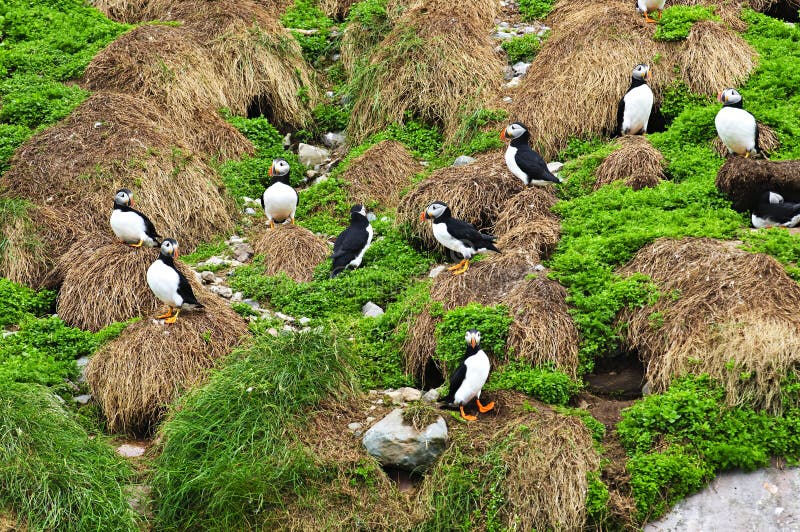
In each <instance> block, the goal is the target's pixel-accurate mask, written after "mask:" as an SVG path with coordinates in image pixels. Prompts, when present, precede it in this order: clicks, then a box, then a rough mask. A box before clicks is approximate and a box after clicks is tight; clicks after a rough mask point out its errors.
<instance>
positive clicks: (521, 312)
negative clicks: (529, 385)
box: [502, 276, 580, 377]
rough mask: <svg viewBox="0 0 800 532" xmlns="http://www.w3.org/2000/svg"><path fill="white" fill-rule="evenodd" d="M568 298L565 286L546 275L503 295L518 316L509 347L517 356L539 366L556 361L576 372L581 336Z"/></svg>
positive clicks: (509, 332)
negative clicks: (547, 277)
mask: <svg viewBox="0 0 800 532" xmlns="http://www.w3.org/2000/svg"><path fill="white" fill-rule="evenodd" d="M566 298H567V291H566V290H565V289H564V287H562V286H561V285H560V284H558V283H557V282H556V281H551V280H548V279H546V278H545V277H544V276H538V277H536V278H534V279H528V280H526V281H524V282H522V283H520V284H518V285H517V286H516V287H515V288H514V289H513V290H512V291H511V292H510V293H509V294H508V295H506V296H505V297H504V298H503V301H502V303H503V304H504V305H506V306H507V307H508V308H509V309H510V311H511V316H512V317H513V318H514V321H513V322H512V323H511V327H510V328H509V330H508V341H507V342H506V346H507V348H508V349H509V350H511V351H513V355H514V358H515V359H520V360H527V361H529V362H530V363H531V364H533V365H537V366H538V365H540V364H545V363H553V364H554V365H555V366H556V367H557V368H558V369H560V370H561V371H563V372H565V373H567V374H569V375H572V376H573V377H574V376H575V375H576V372H577V369H578V342H579V340H580V338H579V335H578V329H577V328H576V327H575V323H574V322H573V321H572V317H571V316H570V314H569V309H568V308H567V303H566Z"/></svg>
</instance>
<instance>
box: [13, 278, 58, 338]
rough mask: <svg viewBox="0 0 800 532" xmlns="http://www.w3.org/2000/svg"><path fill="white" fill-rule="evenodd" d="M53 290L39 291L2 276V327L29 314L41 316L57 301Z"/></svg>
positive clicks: (16, 321)
mask: <svg viewBox="0 0 800 532" xmlns="http://www.w3.org/2000/svg"><path fill="white" fill-rule="evenodd" d="M55 298H56V294H55V292H53V291H51V290H40V291H39V292H37V291H35V290H33V289H31V288H28V287H27V286H24V285H21V284H17V283H14V282H12V281H9V280H8V279H4V278H2V277H0V327H7V326H8V325H14V324H15V323H19V322H20V321H22V320H23V318H25V317H27V316H40V315H42V314H43V313H45V312H46V311H47V310H49V309H50V308H51V307H52V306H53V303H54V302H55Z"/></svg>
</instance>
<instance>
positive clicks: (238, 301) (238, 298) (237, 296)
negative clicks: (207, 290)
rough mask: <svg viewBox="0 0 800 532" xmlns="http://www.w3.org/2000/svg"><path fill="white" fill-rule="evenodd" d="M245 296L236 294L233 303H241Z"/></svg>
mask: <svg viewBox="0 0 800 532" xmlns="http://www.w3.org/2000/svg"><path fill="white" fill-rule="evenodd" d="M243 296H244V294H242V293H241V292H234V293H233V295H232V296H231V301H233V302H234V303H241V302H242V297H243Z"/></svg>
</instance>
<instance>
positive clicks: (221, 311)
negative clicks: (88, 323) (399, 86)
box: [86, 276, 247, 434]
mask: <svg viewBox="0 0 800 532" xmlns="http://www.w3.org/2000/svg"><path fill="white" fill-rule="evenodd" d="M189 281H190V283H191V284H192V285H193V286H192V288H193V290H194V293H195V295H196V296H197V298H198V300H199V301H200V302H201V303H202V304H203V305H205V309H202V310H197V311H187V312H182V313H181V314H180V316H179V317H178V320H177V321H176V322H175V323H174V324H172V325H165V324H163V323H162V322H161V321H158V322H156V321H155V320H153V319H150V318H144V319H142V320H141V321H139V322H136V323H134V324H132V325H130V326H128V327H127V328H126V329H125V330H124V331H123V332H122V334H121V335H120V336H119V337H118V338H116V339H115V340H112V341H111V342H109V343H107V344H106V345H104V346H103V347H102V348H100V350H98V351H97V353H95V355H94V356H93V357H92V359H91V360H90V362H89V366H88V367H87V372H86V379H87V381H88V382H89V386H90V388H91V390H92V395H93V396H94V398H95V399H96V400H97V401H98V403H99V404H100V407H101V408H102V410H103V414H104V415H105V417H106V419H107V424H108V430H109V431H111V432H126V433H135V434H147V433H149V432H151V431H152V430H153V428H155V425H156V424H157V423H158V422H159V421H160V420H161V418H162V416H163V414H164V412H165V410H166V407H167V405H168V404H169V403H171V402H172V401H173V400H174V399H175V398H176V397H177V396H178V395H179V394H180V393H181V392H182V391H183V390H186V389H188V388H191V387H194V386H196V385H198V384H199V383H200V382H202V381H203V379H204V378H205V376H206V373H207V371H208V370H209V369H210V368H211V367H212V366H213V365H214V364H215V362H216V360H218V359H219V358H221V357H222V356H224V355H226V354H227V353H228V352H230V350H231V349H232V348H233V347H235V346H236V345H238V344H239V342H240V341H241V340H242V339H243V337H244V336H245V335H246V334H247V324H246V323H245V322H244V320H243V319H242V318H241V317H240V316H239V315H238V314H236V313H235V312H234V311H233V310H231V308H230V307H229V306H228V305H227V304H226V303H225V302H224V301H223V300H222V299H220V298H219V297H218V296H216V295H214V294H211V293H210V292H208V291H206V290H204V289H203V288H202V287H200V286H199V285H198V284H197V282H196V281H195V280H194V276H192V277H189ZM151 297H153V298H154V296H152V295H151Z"/></svg>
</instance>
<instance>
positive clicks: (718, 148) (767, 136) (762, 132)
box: [714, 122, 781, 157]
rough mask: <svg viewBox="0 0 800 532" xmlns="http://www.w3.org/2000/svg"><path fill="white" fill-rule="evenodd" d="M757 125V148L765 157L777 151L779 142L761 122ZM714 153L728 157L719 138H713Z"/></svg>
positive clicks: (726, 150) (772, 131)
mask: <svg viewBox="0 0 800 532" xmlns="http://www.w3.org/2000/svg"><path fill="white" fill-rule="evenodd" d="M757 124H758V148H759V149H760V150H761V151H762V152H763V153H764V154H766V155H767V156H769V155H770V154H772V153H774V152H776V151H778V149H779V148H780V147H781V141H780V139H778V135H776V134H775V131H774V130H773V129H772V128H771V127H769V126H767V125H765V124H762V123H761V122H757ZM714 151H715V152H717V153H718V154H719V156H720V157H727V156H728V148H726V147H725V144H723V143H722V139H720V138H719V136H717V137H715V138H714Z"/></svg>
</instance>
